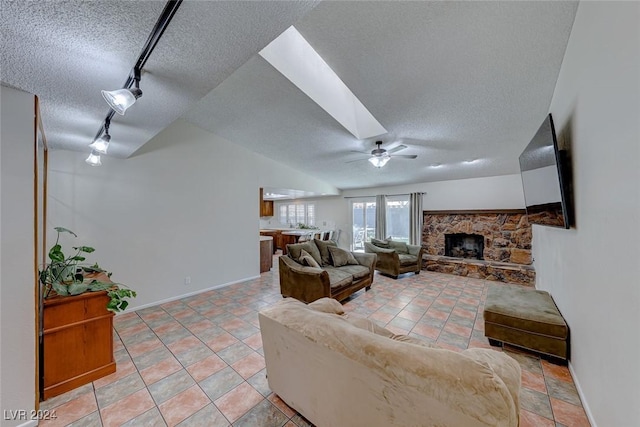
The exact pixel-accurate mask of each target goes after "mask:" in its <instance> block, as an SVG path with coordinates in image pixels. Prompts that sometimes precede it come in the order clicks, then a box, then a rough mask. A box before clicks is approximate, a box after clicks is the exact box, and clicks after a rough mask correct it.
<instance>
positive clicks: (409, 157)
mask: <svg viewBox="0 0 640 427" xmlns="http://www.w3.org/2000/svg"><path fill="white" fill-rule="evenodd" d="M391 157H395V158H400V159H417V158H418V155H417V154H395V155H393V156H391Z"/></svg>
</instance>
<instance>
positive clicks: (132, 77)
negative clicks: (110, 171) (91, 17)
mask: <svg viewBox="0 0 640 427" xmlns="http://www.w3.org/2000/svg"><path fill="white" fill-rule="evenodd" d="M182 1H183V0H168V1H167V4H166V5H165V6H164V9H163V10H162V13H161V14H160V17H159V18H158V21H157V22H156V25H155V26H154V27H153V29H152V30H151V34H149V38H148V39H147V41H146V43H145V45H144V47H143V48H142V51H141V52H140V55H139V56H138V60H137V61H136V63H135V65H134V66H133V69H132V71H133V73H131V72H130V73H129V76H128V77H127V81H125V82H124V86H123V87H122V89H117V90H111V91H108V90H103V91H102V97H103V98H104V100H105V101H107V104H109V107H111V109H110V110H109V113H108V114H107V117H106V118H105V120H104V124H103V125H102V127H101V128H100V129H99V130H98V133H97V134H96V136H95V137H94V138H93V142H92V143H91V144H89V147H91V154H89V157H87V159H86V160H85V162H87V163H88V164H90V165H91V166H100V165H102V163H101V162H100V154H107V149H108V148H109V141H110V140H111V135H109V124H110V123H111V119H112V118H113V116H114V114H115V113H118V114H120V115H121V116H124V113H125V111H127V109H128V108H129V107H131V106H132V105H133V104H134V103H135V102H136V100H137V99H138V98H140V97H141V96H142V91H141V90H140V74H141V72H142V69H143V68H144V65H145V64H146V63H147V60H148V59H149V55H151V52H153V49H155V47H156V44H157V43H158V41H159V40H160V37H162V34H163V33H164V30H165V29H166V28H167V26H168V25H169V23H170V22H171V20H172V19H173V16H174V15H175V13H176V12H177V11H178V8H179V7H180V5H181V4H182ZM132 86H133V87H132Z"/></svg>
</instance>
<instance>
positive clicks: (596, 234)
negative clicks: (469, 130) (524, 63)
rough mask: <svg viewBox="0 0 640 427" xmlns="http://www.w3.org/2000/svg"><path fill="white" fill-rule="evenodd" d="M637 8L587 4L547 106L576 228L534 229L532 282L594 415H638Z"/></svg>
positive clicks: (619, 419) (604, 418) (609, 422)
mask: <svg viewBox="0 0 640 427" xmlns="http://www.w3.org/2000/svg"><path fill="white" fill-rule="evenodd" d="M639 18H640V4H639V3H637V2H628V3H615V2H581V3H580V5H579V7H578V11H577V15H576V18H575V22H574V25H573V30H572V33H571V38H570V39H569V44H568V46H567V50H566V53H565V57H564V61H563V64H562V69H561V72H560V75H559V78H558V81H557V84H556V89H555V92H554V96H553V100H552V103H551V108H550V111H551V113H552V114H553V118H554V122H555V124H556V131H557V132H559V133H562V134H563V135H567V134H568V135H569V143H570V144H571V147H572V156H573V162H572V164H573V168H574V196H575V208H576V213H577V215H576V225H575V228H572V229H571V230H564V229H556V228H550V227H542V226H534V227H533V255H534V257H535V260H536V261H535V267H536V274H537V283H536V286H537V287H538V288H539V289H545V290H548V291H550V292H551V294H552V295H553V297H554V299H555V301H556V303H557V304H558V307H559V308H560V311H561V312H562V314H563V315H564V317H565V318H566V320H567V322H568V324H569V327H570V330H571V365H570V366H571V369H572V371H573V372H574V374H575V379H576V381H577V383H578V386H579V388H580V390H581V392H582V395H583V397H584V404H585V406H586V408H587V410H588V412H589V413H590V416H591V418H592V421H593V422H594V423H595V424H596V425H598V426H620V427H623V426H636V425H638V420H640V364H638V360H640V332H639V331H638V328H639V327H640V245H638V242H640V130H639V126H640V106H639V104H640V19H639Z"/></svg>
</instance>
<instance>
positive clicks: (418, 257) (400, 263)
mask: <svg viewBox="0 0 640 427" xmlns="http://www.w3.org/2000/svg"><path fill="white" fill-rule="evenodd" d="M364 251H365V253H371V254H376V256H377V257H378V260H377V261H376V270H378V271H379V272H380V273H383V274H386V275H389V276H391V277H393V278H394V279H397V278H398V275H400V274H402V273H416V274H420V270H421V269H422V252H423V249H422V246H418V245H407V244H406V243H403V242H395V241H393V240H376V239H373V240H372V241H371V242H364Z"/></svg>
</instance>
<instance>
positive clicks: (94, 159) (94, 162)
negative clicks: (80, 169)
mask: <svg viewBox="0 0 640 427" xmlns="http://www.w3.org/2000/svg"><path fill="white" fill-rule="evenodd" d="M85 162H87V163H88V164H90V165H91V166H101V165H102V162H101V161H100V154H97V153H96V152H95V151H91V154H89V157H87V158H86V160H85Z"/></svg>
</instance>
